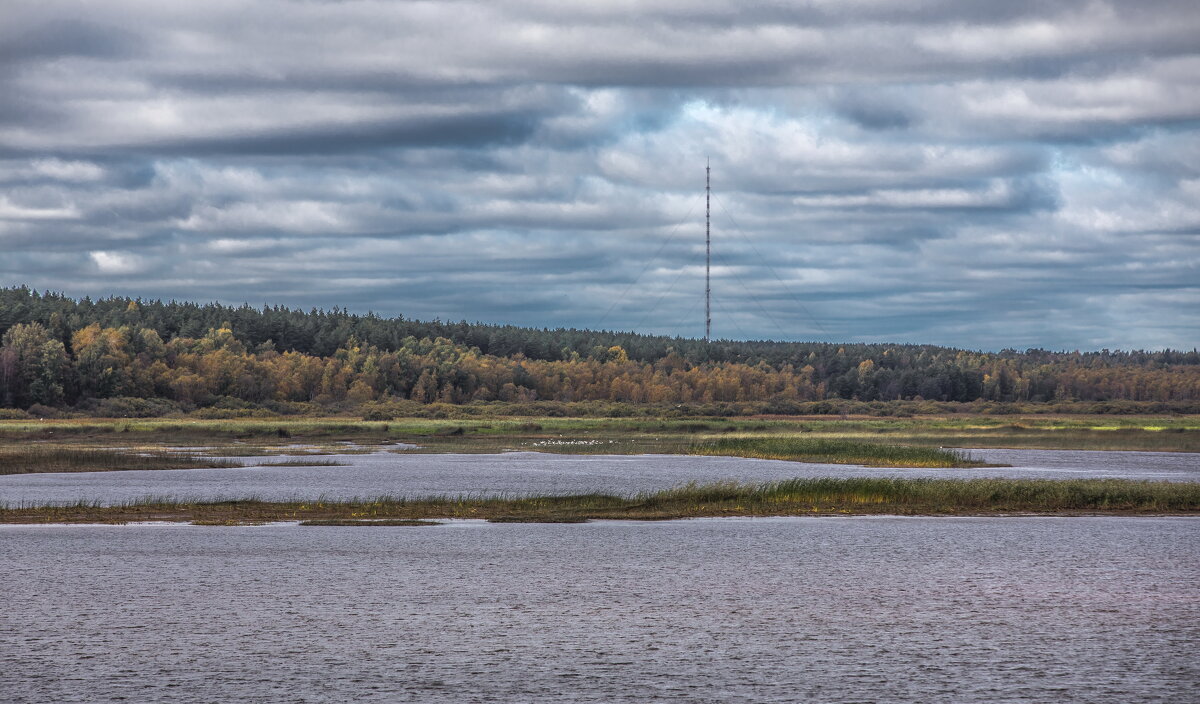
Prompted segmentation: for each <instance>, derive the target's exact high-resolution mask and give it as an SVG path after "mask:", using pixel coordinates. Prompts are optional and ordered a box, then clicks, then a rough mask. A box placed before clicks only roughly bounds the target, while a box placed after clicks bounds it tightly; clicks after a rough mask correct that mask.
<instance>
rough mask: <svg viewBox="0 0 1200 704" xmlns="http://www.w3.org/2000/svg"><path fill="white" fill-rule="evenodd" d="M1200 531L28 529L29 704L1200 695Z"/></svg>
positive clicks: (937, 526) (11, 640)
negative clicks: (1199, 657) (1199, 656)
mask: <svg viewBox="0 0 1200 704" xmlns="http://www.w3.org/2000/svg"><path fill="white" fill-rule="evenodd" d="M1198 541H1200V521H1197V520H1195V519H1189V518H1002V519H997V518H935V519H931V518H791V519H714V520H691V521H674V522H663V523H633V522H597V523H591V524H583V525H520V524H498V525H493V524H481V523H473V522H462V523H457V524H454V525H445V526H438V527H432V528H300V527H298V526H295V525H273V526H263V527H245V528H207V527H192V526H148V525H141V526H139V525H130V526H108V527H104V526H37V527H34V526H9V527H0V589H2V591H3V593H4V608H3V609H0V698H3V699H4V701H6V702H14V703H24V702H30V703H32V702H39V703H40V702H109V701H117V700H123V701H137V702H150V701H153V702H229V701H253V702H347V701H364V702H395V701H418V702H490V701H502V702H519V701H569V702H647V701H672V702H673V701H679V702H793V701H821V702H968V703H969V702H989V703H991V702H1090V703H1095V702H1101V703H1104V702H1113V703H1121V704H1127V703H1130V702H1195V701H1196V698H1197V697H1196V692H1197V688H1198V687H1200V668H1198V663H1200V660H1197V658H1196V652H1197V651H1196V646H1197V644H1198V643H1200V591H1198V587H1197V584H1198V583H1200V582H1198V580H1200V557H1198V551H1197V548H1196V545H1197V544H1198Z"/></svg>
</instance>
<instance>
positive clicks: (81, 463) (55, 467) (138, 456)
mask: <svg viewBox="0 0 1200 704" xmlns="http://www.w3.org/2000/svg"><path fill="white" fill-rule="evenodd" d="M240 466H241V465H240V464H238V463H235V462H230V461H228V460H221V459H215V458H212V457H201V456H199V455H193V454H186V453H178V452H167V451H163V450H152V451H147V452H137V451H132V450H115V449H99V448H88V447H37V446H18V447H6V448H3V449H0V474H32V473H37V472H115V471H121V470H136V469H197V468H204V467H240Z"/></svg>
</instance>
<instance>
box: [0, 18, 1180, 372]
mask: <svg viewBox="0 0 1200 704" xmlns="http://www.w3.org/2000/svg"><path fill="white" fill-rule="evenodd" d="M131 10H136V11H137V13H138V16H139V18H140V19H139V23H138V26H137V28H136V30H132V29H131V30H114V29H113V27H112V24H111V20H110V18H111V17H112V16H121V14H120V13H125V14H126V15H128V14H129V12H130V11H131ZM105 15H108V17H107V18H106V17H105ZM10 24H11V28H10V31H9V33H8V34H5V35H4V37H2V38H0V42H5V41H7V43H4V44H3V46H4V47H5V48H4V49H3V50H0V90H3V91H4V94H5V95H6V96H11V97H10V99H9V100H8V101H3V104H0V156H2V157H3V159H2V160H0V284H4V285H12V284H17V283H27V284H30V285H34V286H37V287H39V288H51V289H62V290H66V291H67V292H68V293H73V294H76V295H84V294H86V295H107V294H110V293H123V294H131V295H142V296H162V297H167V298H190V299H197V300H210V299H219V300H222V301H224V302H229V303H241V302H243V301H248V302H251V303H255V304H258V303H284V304H289V305H295V306H300V307H304V308H307V307H310V306H324V307H328V306H333V305H339V306H341V305H346V306H350V307H352V308H354V309H356V310H364V311H365V310H368V309H369V310H375V311H376V312H380V313H383V314H404V315H407V316H414V317H425V318H433V317H440V318H442V319H454V320H457V319H462V318H466V319H483V320H488V321H493V322H512V323H518V324H528V325H536V326H547V325H563V326H576V327H596V326H603V327H607V328H618V329H627V328H633V327H637V328H638V329H639V330H641V331H646V332H661V333H667V334H676V333H683V334H699V333H700V325H702V322H698V321H699V317H700V312H698V310H699V309H698V308H697V306H698V305H699V306H700V307H701V308H702V299H701V292H702V290H703V260H704V253H703V249H704V248H703V236H704V232H703V224H704V223H703V187H704V171H703V164H704V163H705V160H706V159H709V160H711V163H712V166H713V174H712V176H713V186H714V189H715V192H716V195H717V198H716V199H715V200H714V210H713V219H712V225H713V235H714V244H715V248H716V249H715V258H714V281H713V284H714V296H715V305H716V311H717V316H716V318H717V319H716V321H715V325H716V328H717V330H718V334H719V335H722V336H724V335H730V336H748V337H784V338H804V339H811V338H820V339H841V340H851V341H853V340H885V339H886V340H898V341H907V342H932V343H942V344H954V345H959V346H964V347H982V348H1001V347H1009V346H1012V347H1025V346H1048V347H1085V348H1089V347H1102V346H1107V347H1162V346H1175V347H1188V348H1190V347H1191V346H1194V345H1195V344H1196V340H1197V339H1200V327H1198V323H1197V320H1196V318H1195V316H1194V315H1193V314H1192V313H1191V312H1192V311H1194V310H1195V309H1196V308H1197V307H1200V290H1198V289H1197V287H1196V284H1195V281H1196V280H1197V279H1198V277H1197V272H1198V270H1200V239H1198V238H1197V235H1196V233H1197V232H1200V171H1198V168H1200V167H1197V164H1198V163H1200V136H1198V135H1200V131H1198V129H1197V128H1198V126H1200V99H1198V98H1197V96H1200V91H1198V90H1197V88H1198V87H1200V86H1197V79H1196V76H1197V75H1200V72H1198V71H1197V69H1198V68H1200V52H1198V51H1197V48H1196V45H1195V36H1196V35H1197V33H1200V17H1197V15H1196V13H1195V12H1194V11H1193V9H1192V8H1191V5H1190V4H1189V3H1171V2H1149V3H1138V4H1136V5H1135V4H1131V3H1103V2H1092V1H1091V0H1088V1H1086V2H1085V1H1084V0H1079V1H1074V0H1071V1H1068V2H1054V3H1042V2H1013V3H996V2H984V1H982V0H981V1H979V2H960V1H957V0H954V1H952V0H932V1H931V2H923V3H909V4H894V3H885V4H882V5H880V4H877V3H868V4H856V3H845V2H836V1H833V0H830V1H829V2H810V3H803V4H798V3H773V4H765V5H761V4H760V5H755V6H753V7H750V6H746V5H745V3H735V2H708V3H679V2H669V1H665V0H664V1H663V2H655V3H646V4H643V5H640V6H639V12H638V14H637V15H636V16H633V15H631V14H630V13H628V12H626V11H622V10H620V9H619V8H613V7H612V6H611V5H609V4H605V3H566V4H564V3H548V2H547V3H534V2H525V3H511V4H506V3H497V4H491V3H489V4H475V3H457V4H443V5H415V4H414V5H409V4H392V3H354V4H328V3H305V4H286V5H285V4H281V3H277V2H264V3H257V4H254V5H251V6H245V7H243V8H241V9H240V10H238V11H236V12H234V11H231V10H229V9H228V8H224V7H223V6H219V5H211V4H205V3H187V4H184V3H165V4H160V5H146V4H138V3H132V2H130V3H126V2H122V1H121V0H117V1H116V2H113V3H111V4H106V6H105V7H104V8H103V10H100V9H97V8H92V7H88V6H76V5H69V4H60V3H57V2H55V1H53V0H50V1H49V2H46V3H40V4H39V5H38V6H37V7H34V6H27V7H24V8H20V9H19V10H18V11H16V12H14V13H13V17H12V19H11V23H10ZM264 27H265V28H266V29H264ZM133 31H136V33H137V34H136V36H135V35H133V34H130V33H129V32H133ZM39 32H40V34H39ZM122 32H125V33H124V34H122ZM14 38H15V40H14ZM2 52H7V53H2Z"/></svg>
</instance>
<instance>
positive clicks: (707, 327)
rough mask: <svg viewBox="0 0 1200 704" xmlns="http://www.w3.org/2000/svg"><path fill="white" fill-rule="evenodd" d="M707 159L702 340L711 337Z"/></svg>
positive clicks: (707, 162)
mask: <svg viewBox="0 0 1200 704" xmlns="http://www.w3.org/2000/svg"><path fill="white" fill-rule="evenodd" d="M710 171H712V169H711V168H710V167H709V161H708V159H705V160H704V341H705V342H708V341H709V339H710V338H711V337H712V284H711V275H712V231H711V229H710V223H711V217H710V211H709V200H710V199H711V197H712V185H711V181H710V177H709V172H710Z"/></svg>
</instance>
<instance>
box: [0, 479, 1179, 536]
mask: <svg viewBox="0 0 1200 704" xmlns="http://www.w3.org/2000/svg"><path fill="white" fill-rule="evenodd" d="M1197 512H1200V483H1182V482H1179V483H1173V482H1147V481H1129V480H1122V479H1073V480H1051V479H902V478H868V477H860V478H845V479H843V478H808V479H790V480H786V481H780V482H770V483H765V484H741V483H737V482H718V483H714V484H686V485H681V486H678V487H675V488H673V489H668V490H666V491H659V492H653V493H644V494H637V495H632V496H624V497H622V496H613V495H607V494H579V495H571V496H556V495H525V496H440V497H425V498H420V499H409V498H403V497H394V496H381V497H376V498H365V499H352V500H347V501H332V500H326V499H316V500H309V501H285V502H266V501H260V500H257V499H243V500H236V501H217V502H189V501H171V500H169V499H165V498H162V497H146V498H144V499H141V500H138V501H134V502H129V503H126V504H121V505H116V506H99V505H97V504H95V503H89V502H80V503H78V504H73V505H69V506H14V507H4V508H0V523H97V522H98V523H125V522H132V521H184V522H196V521H199V522H204V523H205V524H208V523H212V522H217V523H216V524H219V525H225V524H227V523H222V522H267V521H330V520H349V521H358V522H367V521H371V520H380V519H388V520H395V519H400V520H430V519H439V518H477V519H486V520H492V521H496V522H527V523H536V522H553V523H577V522H582V521H587V520H593V519H632V520H668V519H674V518H697V517H711V516H799V515H808V516H811V515H848V514H852V515H930V516H941V515H946V516H954V515H958V516H961V515H979V516H987V515H1012V514H1017V515H1079V514H1121V515H1129V514H1133V515H1136V514H1155V515H1161V514H1172V515H1197ZM228 524H230V525H234V524H236V523H228ZM355 525H358V523H355Z"/></svg>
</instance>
